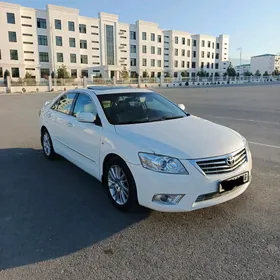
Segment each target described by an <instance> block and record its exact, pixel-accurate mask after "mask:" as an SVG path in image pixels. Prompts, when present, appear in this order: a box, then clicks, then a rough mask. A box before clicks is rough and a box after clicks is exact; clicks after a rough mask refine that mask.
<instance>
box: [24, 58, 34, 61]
mask: <svg viewBox="0 0 280 280" xmlns="http://www.w3.org/2000/svg"><path fill="white" fill-rule="evenodd" d="M24 61H35V59H33V58H26V59H25V60H24Z"/></svg>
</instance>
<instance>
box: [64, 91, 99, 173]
mask: <svg viewBox="0 0 280 280" xmlns="http://www.w3.org/2000/svg"><path fill="white" fill-rule="evenodd" d="M82 112H90V113H93V114H95V115H97V108H96V105H95V103H94V101H93V100H92V99H91V97H90V96H89V95H87V94H85V93H79V95H78V97H77V99H76V102H75V104H74V108H73V112H72V114H71V116H69V117H70V121H69V122H70V123H71V125H70V126H68V127H67V129H68V133H67V134H68V140H69V142H68V143H67V144H68V145H69V146H70V148H71V149H72V153H71V156H72V159H71V161H73V163H74V164H76V165H78V166H79V167H80V168H82V169H83V170H85V171H86V172H88V173H90V174H91V175H93V176H94V177H96V178H99V154H100V145H101V136H102V131H103V128H102V126H101V125H100V124H98V123H84V122H79V121H78V120H77V118H76V116H77V114H78V113H82Z"/></svg>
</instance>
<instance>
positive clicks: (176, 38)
mask: <svg viewBox="0 0 280 280" xmlns="http://www.w3.org/2000/svg"><path fill="white" fill-rule="evenodd" d="M178 43H179V38H178V37H177V36H175V44H178Z"/></svg>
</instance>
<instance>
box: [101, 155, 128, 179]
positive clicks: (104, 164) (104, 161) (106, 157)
mask: <svg viewBox="0 0 280 280" xmlns="http://www.w3.org/2000/svg"><path fill="white" fill-rule="evenodd" d="M114 157H116V158H119V159H121V160H123V161H124V162H125V160H124V159H123V158H122V157H121V156H119V155H117V154H115V153H109V154H107V155H106V156H105V158H104V160H103V163H102V169H101V172H102V174H101V182H102V183H103V182H104V176H103V175H104V171H105V166H106V164H107V162H108V161H109V160H110V159H112V158H114Z"/></svg>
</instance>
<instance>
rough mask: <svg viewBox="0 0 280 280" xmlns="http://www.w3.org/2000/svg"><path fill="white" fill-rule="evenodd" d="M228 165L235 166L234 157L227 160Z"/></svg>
mask: <svg viewBox="0 0 280 280" xmlns="http://www.w3.org/2000/svg"><path fill="white" fill-rule="evenodd" d="M226 163H227V165H228V166H233V165H234V157H232V156H230V157H228V158H227V159H226Z"/></svg>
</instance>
